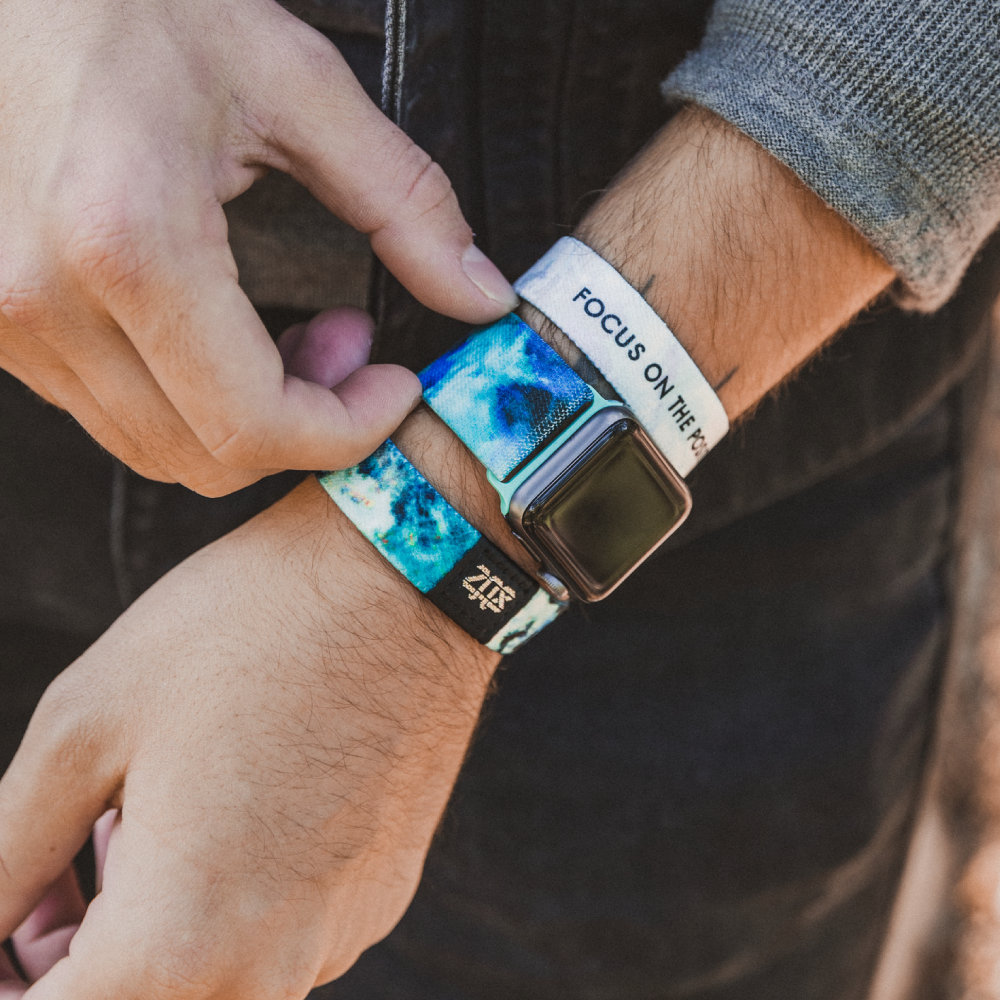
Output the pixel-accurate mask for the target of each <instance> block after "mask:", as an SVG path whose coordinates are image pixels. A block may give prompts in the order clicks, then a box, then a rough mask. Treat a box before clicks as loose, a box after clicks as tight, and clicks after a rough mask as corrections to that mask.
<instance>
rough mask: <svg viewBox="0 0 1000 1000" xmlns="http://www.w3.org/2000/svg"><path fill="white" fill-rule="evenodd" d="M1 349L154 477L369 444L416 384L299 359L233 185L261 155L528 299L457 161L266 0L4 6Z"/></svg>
mask: <svg viewBox="0 0 1000 1000" xmlns="http://www.w3.org/2000/svg"><path fill="white" fill-rule="evenodd" d="M0 38H2V39H3V59H2V60H0V149H2V150H3V156H2V157H0V367H3V368H6V369H7V370H8V371H10V372H11V373H12V374H14V375H15V376H16V377H18V378H20V379H21V380H22V381H24V382H25V383H27V384H28V385H29V386H31V388H33V389H34V390H35V391H36V392H38V393H39V394H40V395H41V396H43V397H44V398H45V399H47V400H48V401H49V402H51V403H54V404H56V405H58V406H61V407H63V408H65V409H67V410H69V411H70V412H71V413H72V414H73V415H74V416H75V417H76V418H77V419H78V420H79V421H80V423H81V424H82V425H83V426H84V427H85V428H86V429H87V430H88V431H89V432H90V433H91V434H92V435H93V436H94V437H95V438H97V440H98V441H100V442H101V444H103V445H104V446H105V447H106V448H108V449H109V450H110V451H112V452H113V453H114V454H116V455H118V456H119V457H120V458H122V459H123V460H124V461H126V462H127V463H128V464H129V465H131V466H132V467H133V468H134V469H136V470H137V471H139V472H141V473H142V474H144V475H146V476H149V477H151V478H155V479H162V480H168V481H169V480H176V481H179V482H182V483H184V484H185V485H186V486H189V487H191V488H192V489H195V490H197V491H199V492H201V493H205V494H210V495H218V494H222V493H225V492H228V491H231V490H233V489H236V488H238V487H241V486H244V485H246V484H248V483H250V482H253V481H254V480H255V479H257V478H259V477H260V476H261V475H263V474H265V473H266V472H267V471H270V470H275V469H285V468H299V469H318V468H340V467H343V466H345V465H349V464H351V463H352V462H354V461H356V460H358V459H360V458H361V457H363V456H364V455H365V454H368V453H369V452H371V450H372V449H373V448H374V447H375V446H376V445H377V444H378V443H379V442H381V441H382V440H383V439H384V438H385V437H386V435H387V434H388V433H389V432H390V431H391V430H392V429H393V428H394V427H395V426H396V425H397V424H398V423H399V422H400V420H402V418H403V417H404V416H405V415H406V413H407V412H408V411H409V410H410V409H411V408H412V406H413V405H414V403H415V402H416V400H417V399H418V397H419V391H420V387H419V384H418V382H417V380H416V378H415V377H414V376H413V375H412V374H411V373H409V372H407V371H405V370H404V369H402V368H398V367H395V366H371V367H366V368H363V369H361V370H360V371H356V372H353V373H352V374H350V375H349V376H348V377H347V378H346V380H345V381H343V382H342V383H341V384H339V385H338V386H337V387H336V391H335V392H330V391H328V389H327V388H324V387H322V386H319V385H315V384H311V383H309V382H307V381H304V380H302V379H300V378H295V377H285V373H284V372H283V370H282V365H281V359H280V358H279V356H278V352H277V351H276V350H275V349H274V346H273V345H272V343H271V341H270V339H269V337H268V336H267V333H266V331H265V330H264V327H263V325H262V324H261V322H260V319H259V318H258V317H257V315H256V314H255V312H254V310H253V308H252V307H251V305H250V303H249V301H248V300H247V299H246V297H245V296H244V295H243V293H242V292H241V290H240V288H239V287H238V285H237V280H236V278H237V276H236V267H235V264H234V261H233V258H232V255H231V253H230V251H229V246H228V243H227V231H226V221H225V217H224V215H223V212H222V207H221V206H222V204H223V203H224V202H226V201H228V200H230V199H232V198H234V197H236V195H238V194H240V193H241V192H243V191H244V190H246V188H247V187H249V186H250V184H251V183H252V182H253V180H254V179H255V178H256V177H258V176H259V175H260V174H261V172H262V171H263V170H265V169H267V168H271V167H273V168H276V169H279V170H284V171H287V172H289V173H290V174H292V175H293V176H295V177H296V178H297V179H298V180H300V181H301V182H302V183H304V184H305V185H306V186H307V187H309V189H310V190H311V191H312V192H313V194H315V195H316V197H318V198H319V199H320V200H321V201H322V202H323V203H324V204H325V205H326V206H327V207H328V208H329V209H330V210H331V211H333V212H335V213H336V214H337V215H339V216H340V217H341V218H342V219H344V220H345V221H346V222H348V223H350V224H351V225H353V226H355V227H356V228H358V229H359V230H361V231H363V232H365V233H368V234H369V235H370V237H371V242H372V247H373V249H374V250H375V252H376V253H377V254H378V255H379V256H380V257H381V258H382V260H383V261H384V262H385V263H386V265H387V266H388V267H389V269H390V270H392V271H393V273H394V274H395V275H396V276H397V277H398V278H399V279H400V281H402V283H403V284H404V285H406V287H407V288H409V290H410V291H411V292H413V294H414V295H415V296H416V297H417V298H418V299H420V300H421V301H422V302H424V303H425V304H426V305H428V306H430V307H431V308H432V309H435V310H437V311H439V312H443V313H446V314H448V315H451V316H455V317H458V318H460V319H464V320H467V321H470V322H485V321H487V320H490V319H493V318H496V317H497V316H499V315H501V314H502V313H503V312H505V311H507V310H509V309H510V308H512V307H513V305H514V304H515V302H516V299H515V297H514V294H513V292H512V290H511V289H510V287H509V285H508V284H507V282H506V281H505V280H504V279H503V277H502V276H501V275H500V273H499V271H497V270H496V269H495V268H494V267H493V265H492V264H490V263H489V261H487V260H486V258H485V257H484V256H483V255H482V254H481V253H480V252H479V251H478V250H477V249H476V248H475V246H474V245H473V242H472V233H471V231H470V229H469V227H468V225H467V224H466V222H465V220H464V218H463V217H462V213H461V211H460V209H459V207H458V203H457V200H456V198H455V195H454V193H453V192H452V190H451V187H450V184H449V182H448V180H447V178H446V177H445V175H444V173H443V171H442V170H441V169H440V168H439V167H438V166H437V165H435V164H434V163H432V162H431V160H430V158H429V157H428V156H427V155H426V154H425V153H424V152H422V151H421V150H420V149H418V148H417V147H416V146H415V145H413V143H412V142H410V140H409V139H407V138H406V137H405V136H404V135H403V133H402V132H401V131H400V130H399V129H397V128H396V127H395V126H394V125H392V124H391V123H390V122H389V121H388V120H387V119H386V118H385V117H384V116H383V115H382V114H381V113H380V112H379V111H378V109H377V108H375V106H374V105H373V104H372V103H371V101H370V100H369V99H368V97H367V96H366V95H365V93H364V91H363V89H362V88H361V85H360V84H359V83H358V82H357V80H356V79H355V78H354V76H353V74H352V73H351V71H350V70H349V68H348V67H347V65H346V63H345V62H344V60H343V59H342V57H341V56H340V54H339V53H338V52H337V50H336V48H335V47H334V46H333V45H332V44H331V43H330V42H329V41H327V40H326V39H325V38H324V37H323V36H322V35H320V34H319V33H318V32H315V31H313V30H312V29H311V28H309V27H307V26H306V25H305V24H303V23H302V22H301V21H299V20H297V19H296V18H294V17H292V16H291V15H290V14H288V13H287V12H285V11H284V10H283V9H282V8H280V7H279V6H278V5H277V4H276V3H274V2H273V0H218V2H215V0H213V2H212V3H204V2H200V0H150V2H143V3H137V2H134V0H125V2H122V0H76V2H74V3H65V2H64V0H38V2H32V3H23V2H11V3H4V4H0Z"/></svg>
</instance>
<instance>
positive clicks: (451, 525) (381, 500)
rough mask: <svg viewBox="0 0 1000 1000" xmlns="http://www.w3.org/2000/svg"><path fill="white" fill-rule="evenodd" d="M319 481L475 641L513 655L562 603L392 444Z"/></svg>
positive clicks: (387, 555)
mask: <svg viewBox="0 0 1000 1000" xmlns="http://www.w3.org/2000/svg"><path fill="white" fill-rule="evenodd" d="M317 478H318V479H319V482H320V485H321V486H322V487H323V489H324V490H326V492H327V493H328V494H329V495H330V497H331V499H332V500H333V502H334V503H335V504H336V505H337V506H338V507H339V508H340V509H341V510H342V511H343V512H344V513H345V514H346V515H347V517H348V519H349V520H350V521H351V522H352V523H353V524H354V525H355V526H356V527H357V528H358V530H359V531H360V532H361V533H362V534H363V535H364V536H365V538H367V539H368V540H369V541H370V542H371V543H372V544H373V545H374V546H375V548H376V549H378V551H379V552H380V553H381V554H382V555H383V556H385V558H386V559H387V560H388V561H389V562H390V563H392V565H393V566H394V567H395V568H396V569H397V570H399V572H400V573H402V574H403V576H405V577H406V579H407V580H409V581H410V583H412V584H413V585H414V586H415V587H416V588H417V590H419V591H420V592H421V593H422V594H424V595H425V596H426V597H427V598H429V599H430V600H431V601H432V602H433V603H434V604H436V605H437V606H438V607H439V608H440V609H441V610H442V611H443V612H444V613H445V614H446V615H448V617H449V618H451V619H452V620H454V621H455V622H456V623H457V624H458V625H460V626H461V627H462V628H463V629H464V630H465V631H466V632H468V633H469V635H471V636H472V637H473V638H474V639H476V640H477V641H478V642H481V643H483V644H484V645H485V646H487V647H489V648H490V649H492V650H494V651H496V652H498V653H504V654H506V653H512V652H514V650H515V649H517V648H518V646H520V645H521V644H522V643H524V642H526V641H527V640H528V639H530V638H531V637H532V636H533V635H535V634H536V633H537V632H540V631H541V630H542V629H543V628H545V626H546V625H548V624H549V623H550V622H551V621H553V620H554V619H555V618H557V617H558V615H559V614H560V613H561V612H562V611H563V610H564V608H565V606H566V605H565V603H564V602H560V601H557V600H556V599H554V598H553V597H552V596H551V595H550V594H549V593H548V592H547V591H546V590H544V589H543V588H542V587H541V586H540V585H539V584H538V582H537V581H536V580H534V579H533V578H532V577H530V576H529V575H528V574H527V573H525V572H524V571H523V570H522V569H521V568H520V567H519V566H517V565H516V564H515V563H514V562H512V561H511V560H510V559H508V558H507V556H505V555H504V554H503V552H501V551H500V550H499V549H498V548H497V547H496V546H495V545H494V544H493V543H492V542H490V541H489V539H487V538H484V537H483V535H482V534H481V533H480V532H479V531H477V530H476V528H474V527H473V526H472V525H471V524H469V522H468V521H466V520H465V518H464V517H462V515H461V514H459V513H458V511H457V510H455V509H454V507H452V506H451V504H449V503H448V501H447V500H445V498H444V497H443V496H441V494H440V493H439V492H438V491H437V490H436V489H435V488H434V487H433V486H432V485H431V484H430V483H429V482H428V481H427V479H425V478H424V476H422V475H421V474H420V472H419V471H418V470H417V468H416V467H415V466H414V465H413V464H412V463H411V462H410V461H409V459H407V458H406V456H405V455H403V453H402V452H401V451H400V450H399V449H398V448H397V447H396V446H395V445H394V444H393V443H392V441H386V442H385V443H384V444H383V445H382V446H381V447H380V448H379V449H378V450H377V451H376V452H375V453H374V454H373V455H370V456H369V457H368V458H366V459H365V460H364V461H363V462H360V463H359V464H358V465H356V466H354V468H352V469H344V470H342V471H340V472H325V473H319V474H318V476H317Z"/></svg>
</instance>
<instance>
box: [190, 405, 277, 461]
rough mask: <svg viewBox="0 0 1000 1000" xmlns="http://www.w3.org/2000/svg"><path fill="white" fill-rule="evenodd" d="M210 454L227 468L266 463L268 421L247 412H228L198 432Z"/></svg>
mask: <svg viewBox="0 0 1000 1000" xmlns="http://www.w3.org/2000/svg"><path fill="white" fill-rule="evenodd" d="M198 437H199V439H200V440H201V441H202V443H203V444H204V445H205V448H206V449H207V450H208V453H209V455H211V457H212V458H213V459H215V461H216V462H218V463H219V464H220V465H222V466H225V467H226V468H228V469H257V468H263V467H265V466H266V465H267V463H266V462H263V461H262V458H264V456H265V455H266V454H267V451H268V438H269V434H268V428H267V426H266V423H265V422H264V421H263V420H261V419H259V418H255V417H250V416H248V415H242V416H236V415H232V414H230V415H226V416H223V417H221V418H220V419H218V420H216V421H215V422H214V423H213V424H212V425H211V426H209V427H207V428H204V429H202V430H201V431H200V432H199V434H198Z"/></svg>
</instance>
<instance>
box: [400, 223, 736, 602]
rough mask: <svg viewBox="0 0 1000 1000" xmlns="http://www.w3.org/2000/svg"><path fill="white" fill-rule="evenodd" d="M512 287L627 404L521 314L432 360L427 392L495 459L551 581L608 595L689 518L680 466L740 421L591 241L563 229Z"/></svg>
mask: <svg viewBox="0 0 1000 1000" xmlns="http://www.w3.org/2000/svg"><path fill="white" fill-rule="evenodd" d="M514 287H515V289H516V290H517V291H518V293H519V294H520V295H521V296H522V297H523V298H525V299H526V300H527V301H529V302H531V303H532V304H533V305H535V306H536V308H538V309H540V310H541V311H542V312H543V313H544V314H545V315H547V316H548V317H549V318H550V319H552V321H553V322H554V323H556V325H557V326H558V327H559V328H560V329H561V330H562V331H563V332H564V333H566V334H567V335H568V336H569V337H570V338H571V339H572V340H574V342H576V343H577V344H578V346H580V348H581V349H582V350H583V352H584V354H586V356H587V357H588V359H589V360H590V361H591V362H593V363H594V364H595V365H596V367H597V368H598V369H599V370H600V371H601V372H602V374H603V375H604V376H605V378H607V379H608V381H609V382H610V383H611V385H612V387H613V388H614V389H615V390H616V392H617V393H618V394H619V395H620V396H621V400H624V402H622V401H621V400H609V399H604V398H603V397H601V396H600V395H599V394H598V393H597V392H596V391H595V390H594V389H593V388H592V387H591V386H590V385H588V384H587V383H586V382H584V381H583V379H581V378H580V377H579V376H578V375H577V374H576V373H575V372H574V371H573V370H572V368H570V366H569V365H568V364H567V363H566V362H565V361H564V360H563V359H562V358H561V357H560V356H559V354H558V353H557V352H556V351H555V350H553V348H551V347H550V346H549V345H548V344H546V343H545V341H543V340H542V339H541V337H539V336H538V334H537V333H535V331H534V330H532V329H531V328H530V327H529V326H527V325H526V324H525V323H524V322H522V321H521V320H520V319H519V318H518V317H517V316H515V315H513V314H511V315H509V316H506V317H504V319H502V320H500V321H499V322H497V323H495V324H493V325H492V326H490V327H487V328H486V329H485V330H481V331H479V332H477V333H474V334H472V336H470V337H469V338H468V339H467V340H466V341H465V342H464V343H462V344H461V345H459V346H458V347H457V348H455V349H454V350H452V351H450V352H448V353H447V354H445V355H444V356H443V357H441V358H439V359H438V360H437V361H435V362H433V363H432V364H431V365H429V366H428V367H427V368H426V369H424V371H423V372H421V373H420V380H421V383H422V384H423V387H424V400H425V402H426V403H427V405H428V406H430V408H431V409H432V410H434V411H435V412H436V413H437V414H438V416H440V417H441V418H442V419H443V420H444V421H445V423H446V424H448V426H449V427H451V429H452V430H453V431H454V432H455V433H456V434H457V435H458V437H459V438H461V439H462V441H464V442H465V444H466V445H467V446H468V448H469V449H470V450H471V451H472V453H473V454H474V455H475V456H476V457H477V458H478V459H479V460H480V461H481V462H482V463H483V465H484V466H485V467H486V469H487V474H488V477H489V480H490V482H491V483H492V485H493V486H494V488H495V489H496V491H497V493H498V494H499V496H500V506H501V510H502V512H503V514H504V515H505V517H506V518H507V521H508V523H509V524H510V526H511V529H512V531H513V532H514V534H515V535H516V536H517V537H518V538H519V539H520V540H521V541H522V543H523V544H524V545H525V546H526V547H527V548H528V550H529V551H531V552H532V553H533V554H534V555H535V557H536V558H537V559H538V560H539V561H540V562H541V564H542V566H543V567H544V569H545V572H546V573H547V575H548V579H549V580H550V581H551V580H552V579H553V578H554V579H555V580H559V581H561V582H562V583H563V584H564V585H565V587H566V590H567V591H568V593H569V594H570V595H572V596H573V597H575V598H577V599H578V600H582V601H588V602H589V601H598V600H601V599H602V598H604V597H606V596H607V595H608V594H610V593H611V592H612V591H613V590H614V589H615V588H616V587H617V586H618V585H619V584H620V583H621V582H622V581H623V580H624V579H625V578H626V577H628V575H629V574H630V573H632V572H633V571H634V570H635V569H636V568H637V567H638V566H639V565H640V564H641V563H642V562H643V561H644V560H645V559H646V558H648V557H649V556H650V555H651V554H652V553H653V552H654V551H655V550H656V549H657V548H658V547H659V546H660V545H661V544H662V543H663V542H664V541H666V539H667V538H668V537H669V536H670V535H671V534H673V532H674V531H676V530H677V529H678V528H679V527H680V526H681V524H682V523H683V522H684V520H685V519H686V518H687V516H688V514H689V513H690V510H691V494H690V492H689V490H688V488H687V486H686V485H685V483H684V480H683V478H682V477H683V475H686V474H687V473H688V472H690V470H691V469H692V468H694V466H695V465H696V464H697V462H698V461H699V460H700V459H701V458H702V457H703V456H704V455H705V454H706V453H707V452H708V450H709V449H710V448H711V447H712V446H713V445H714V444H715V443H716V442H717V441H718V440H719V439H720V438H721V437H722V436H723V435H724V434H725V433H726V431H727V430H728V428H729V421H728V418H727V417H726V413H725V410H724V409H723V407H722V404H721V403H720V401H719V399H718V397H717V396H716V395H715V393H714V391H713V390H712V388H711V386H710V385H709V384H708V382H707V381H706V379H705V377H704V376H703V375H702V373H701V371H700V370H699V369H698V367H697V366H696V365H695V363H694V362H693V361H692V360H691V358H690V357H689V356H688V354H687V352H686V351H685V350H684V348H683V347H682V346H681V344H680V343H679V342H678V341H677V339H676V337H674V335H673V333H672V332H671V331H670V329H669V328H668V327H667V325H666V324H665V323H664V322H663V320H662V319H660V317H659V316H658V315H657V314H656V313H655V312H654V311H653V309H652V308H651V307H650V306H649V304H648V303H647V302H646V301H645V300H644V299H643V298H642V296H641V295H640V294H639V292H638V291H636V289H634V288H633V287H632V286H631V285H629V284H628V282H626V281H625V279H624V278H623V277H622V276H621V275H620V274H619V273H618V272H617V271H616V270H615V269H614V268H613V267H612V266H611V265H610V264H609V263H608V262H607V261H605V260H604V259H603V258H601V257H600V256H599V255H598V254H596V253H595V252H594V251H593V250H591V249H590V248H589V247H587V246H586V245H585V244H583V243H581V242H579V241H578V240H574V239H571V238H565V239H562V240H559V241H558V242H557V243H556V244H555V246H553V247H552V249H551V250H550V251H549V252H548V253H547V254H546V255H545V256H544V257H542V258H541V260H539V261H538V263H537V264H535V265H534V267H532V268H531V269H530V270H529V271H528V272H527V273H526V274H525V275H523V276H522V277H521V278H520V279H519V280H518V281H517V282H515V285H514Z"/></svg>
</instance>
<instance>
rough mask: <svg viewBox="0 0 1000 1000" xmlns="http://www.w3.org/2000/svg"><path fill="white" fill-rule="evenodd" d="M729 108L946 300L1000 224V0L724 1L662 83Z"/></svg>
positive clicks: (683, 97)
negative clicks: (693, 48)
mask: <svg viewBox="0 0 1000 1000" xmlns="http://www.w3.org/2000/svg"><path fill="white" fill-rule="evenodd" d="M663 91H664V94H665V96H666V97H667V98H668V100H670V101H671V102H680V101H694V102H696V103H698V104H701V105H704V106H706V107H708V108H711V109H712V110H713V111H715V112H717V113H718V114H719V115H721V116H722V117H723V118H725V119H727V120H728V121H730V122H732V123H733V124H734V125H736V126H737V127H738V128H740V129H741V130H742V131H744V132H746V133H747V134H748V135H750V136H752V137H753V138H754V139H756V140H757V141H758V142H759V143H760V144H761V145H763V146H764V148H765V149H767V150H769V151H770V152H771V153H772V154H773V155H774V156H776V157H778V159H780V160H782V161H783V162H784V163H786V164H787V165H788V166H789V167H791V169H792V170H793V171H795V173H796V174H798V175H799V177H801V178H802V180H803V181H804V182H805V183H806V184H808V185H809V187H811V188H812V189H813V190H814V191H816V192H817V194H819V195H820V197H821V198H823V199H824V200H825V201H826V202H827V203H828V204H830V205H831V206H832V207H833V208H835V209H836V210H837V211H838V212H840V213H841V214H842V215H843V216H845V217H846V218H847V219H848V220H850V221H851V222H852V223H853V224H854V225H855V226H856V227H857V228H858V229H859V230H860V231H861V232H862V233H863V234H864V235H865V236H866V237H867V238H868V239H869V240H870V241H871V243H872V244H873V245H874V246H875V247H876V248H877V249H878V250H879V251H881V253H882V254H883V255H884V256H885V258H886V259H887V260H888V262H889V263H890V264H891V265H892V266H893V267H894V268H895V270H896V272H897V274H898V275H899V277H900V282H899V285H898V289H897V291H898V299H899V300H900V301H901V303H902V304H904V305H907V306H909V307H910V308H917V309H923V310H931V309H934V308H936V307H937V306H939V305H941V304H942V303H943V302H945V301H946V300H947V299H948V298H949V297H950V295H951V294H952V292H953V291H954V290H955V287H956V285H957V284H958V282H959V280H960V279H961V276H962V274H963V272H964V271H965V268H966V267H967V265H968V264H969V262H970V260H971V259H972V257H973V256H974V255H975V253H976V251H977V250H978V249H979V247H980V246H981V245H982V243H983V242H984V240H985V239H986V237H987V236H989V234H990V232H991V231H992V230H993V229H994V228H995V227H996V226H997V224H998V222H1000V0H717V2H716V3H715V6H714V8H713V11H712V16H711V19H710V21H709V25H708V31H707V33H706V35H705V38H704V41H703V43H702V45H701V48H700V49H698V50H697V51H696V52H693V53H692V54H690V55H689V56H688V58H687V59H686V60H685V61H684V62H683V63H681V65H680V66H679V67H678V68H677V69H676V70H675V71H674V72H673V73H672V74H671V75H670V77H668V79H667V80H666V81H665V82H664V84H663Z"/></svg>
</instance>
